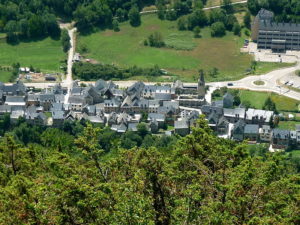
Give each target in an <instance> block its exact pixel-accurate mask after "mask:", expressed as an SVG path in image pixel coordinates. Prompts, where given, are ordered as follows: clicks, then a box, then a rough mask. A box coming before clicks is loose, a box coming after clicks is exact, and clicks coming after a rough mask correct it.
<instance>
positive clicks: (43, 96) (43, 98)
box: [40, 94, 55, 102]
mask: <svg viewBox="0 0 300 225" xmlns="http://www.w3.org/2000/svg"><path fill="white" fill-rule="evenodd" d="M40 101H41V102H54V101H55V95H54V94H40Z"/></svg>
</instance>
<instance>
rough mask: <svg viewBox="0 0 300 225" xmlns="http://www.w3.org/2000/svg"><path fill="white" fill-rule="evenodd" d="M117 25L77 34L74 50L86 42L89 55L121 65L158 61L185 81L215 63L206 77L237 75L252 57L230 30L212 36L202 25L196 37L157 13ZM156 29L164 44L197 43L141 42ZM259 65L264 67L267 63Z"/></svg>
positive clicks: (209, 78)
mask: <svg viewBox="0 0 300 225" xmlns="http://www.w3.org/2000/svg"><path fill="white" fill-rule="evenodd" d="M120 28H121V31H120V32H118V33H115V32H113V31H111V30H106V31H101V32H97V33H93V34H91V35H88V36H79V37H78V44H77V46H78V50H77V51H80V49H81V46H86V47H87V48H88V53H87V54H86V56H87V57H88V58H92V59H95V60H97V61H99V62H102V63H109V64H110V63H114V64H116V65H118V66H121V67H127V66H133V65H137V66H141V67H151V66H153V65H155V64H157V65H159V66H160V67H161V68H163V69H166V70H168V71H170V72H172V73H174V74H177V75H179V76H180V78H181V79H182V80H184V81H195V78H196V77H197V76H195V75H197V73H198V69H200V68H202V69H205V70H210V69H212V68H213V67H217V68H218V69H219V70H220V74H219V75H218V76H217V77H216V78H212V77H210V76H207V77H206V80H207V81H216V80H236V79H240V78H242V77H243V76H244V73H245V71H246V69H247V68H249V67H250V63H251V60H252V57H251V56H250V55H248V54H241V53H240V51H239V48H240V47H241V46H242V44H243V39H244V37H237V36H234V35H233V34H232V33H230V32H227V35H226V36H225V37H223V38H211V36H210V29H209V28H204V29H202V31H201V35H202V38H198V39H195V38H193V33H192V32H190V31H178V30H177V22H176V21H161V20H159V19H157V16H156V15H144V16H143V17H142V25H141V26H140V27H138V28H133V27H131V26H130V25H129V23H128V22H125V23H123V24H121V25H120ZM155 31H159V32H161V33H162V35H163V37H164V39H165V42H166V43H167V44H170V43H171V44H173V45H175V46H181V47H187V48H188V47H190V46H193V45H194V46H196V47H195V48H194V49H193V50H191V51H187V50H175V49H170V48H161V49H159V48H151V47H147V46H144V45H143V41H144V40H145V39H146V38H147V37H148V36H149V34H151V33H153V32H155ZM174 37H175V38H174ZM261 65H262V66H263V67H265V66H266V65H267V64H261ZM281 66H283V64H281V65H279V67H281ZM271 67H273V65H271ZM262 70H263V68H262ZM267 70H269V69H267ZM264 71H265V70H264Z"/></svg>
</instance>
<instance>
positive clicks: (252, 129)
mask: <svg viewBox="0 0 300 225" xmlns="http://www.w3.org/2000/svg"><path fill="white" fill-rule="evenodd" d="M258 130H259V126H258V125H257V124H246V126H245V127H244V134H258Z"/></svg>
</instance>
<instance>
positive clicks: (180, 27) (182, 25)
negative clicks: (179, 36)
mask: <svg viewBox="0 0 300 225" xmlns="http://www.w3.org/2000/svg"><path fill="white" fill-rule="evenodd" d="M177 28H178V30H186V19H185V17H180V18H179V19H178V21H177Z"/></svg>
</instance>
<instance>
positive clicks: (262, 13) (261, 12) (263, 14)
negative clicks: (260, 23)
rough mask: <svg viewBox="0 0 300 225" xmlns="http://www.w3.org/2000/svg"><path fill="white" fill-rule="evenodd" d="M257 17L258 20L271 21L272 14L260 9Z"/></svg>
mask: <svg viewBox="0 0 300 225" xmlns="http://www.w3.org/2000/svg"><path fill="white" fill-rule="evenodd" d="M257 17H258V18H259V19H260V20H272V19H273V17H274V13H273V12H271V11H269V10H266V9H263V8H262V9H261V10H259V12H258V14H257Z"/></svg>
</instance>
